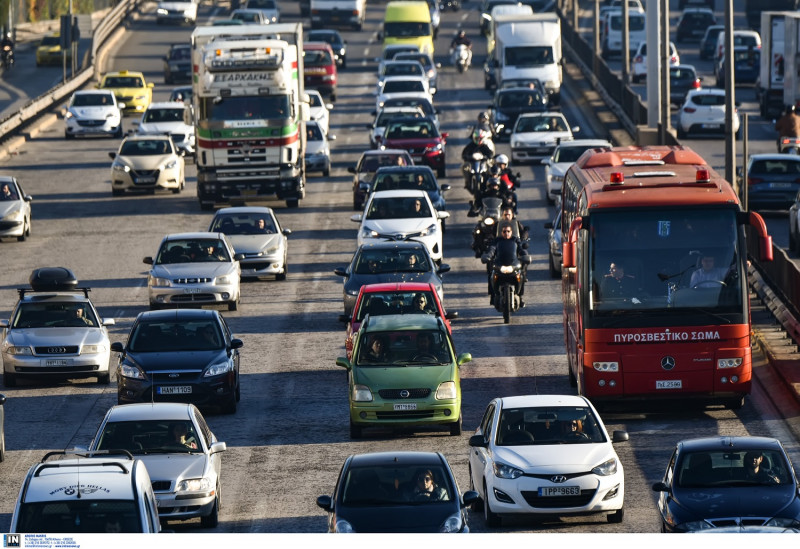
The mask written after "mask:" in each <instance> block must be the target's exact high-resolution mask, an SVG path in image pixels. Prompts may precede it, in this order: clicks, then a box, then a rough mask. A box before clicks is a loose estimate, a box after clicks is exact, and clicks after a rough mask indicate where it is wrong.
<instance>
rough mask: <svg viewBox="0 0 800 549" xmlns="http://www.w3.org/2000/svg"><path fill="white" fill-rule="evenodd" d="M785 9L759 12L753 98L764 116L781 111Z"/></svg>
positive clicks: (767, 116) (775, 114) (773, 114)
mask: <svg viewBox="0 0 800 549" xmlns="http://www.w3.org/2000/svg"><path fill="white" fill-rule="evenodd" d="M785 15H786V12H783V11H764V12H761V65H760V67H759V74H758V81H757V82H756V99H757V100H758V106H759V112H760V114H761V116H762V117H763V118H777V117H779V116H780V115H781V114H782V113H783V103H784V101H783V93H784V92H783V84H784V70H783V67H784V47H785V36H786V32H785V31H786V25H785Z"/></svg>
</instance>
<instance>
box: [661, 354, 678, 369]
mask: <svg viewBox="0 0 800 549" xmlns="http://www.w3.org/2000/svg"><path fill="white" fill-rule="evenodd" d="M661 367H662V368H664V369H665V370H672V369H673V368H674V367H675V359H674V358H672V357H671V356H665V357H664V358H662V359H661Z"/></svg>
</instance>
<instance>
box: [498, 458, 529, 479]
mask: <svg viewBox="0 0 800 549" xmlns="http://www.w3.org/2000/svg"><path fill="white" fill-rule="evenodd" d="M492 469H494V476H496V477H497V478H511V479H514V478H519V477H521V476H522V471H521V470H520V469H517V468H516V467H512V466H511V465H506V464H505V463H500V462H497V461H495V462H494V463H493V464H492Z"/></svg>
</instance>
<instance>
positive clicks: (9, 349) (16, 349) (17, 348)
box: [3, 345, 33, 356]
mask: <svg viewBox="0 0 800 549" xmlns="http://www.w3.org/2000/svg"><path fill="white" fill-rule="evenodd" d="M3 352H4V353H6V354H9V355H14V356H33V351H32V350H31V348H30V347H25V346H22V345H6V346H5V348H4V349H3Z"/></svg>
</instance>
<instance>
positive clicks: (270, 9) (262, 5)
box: [243, 0, 281, 23]
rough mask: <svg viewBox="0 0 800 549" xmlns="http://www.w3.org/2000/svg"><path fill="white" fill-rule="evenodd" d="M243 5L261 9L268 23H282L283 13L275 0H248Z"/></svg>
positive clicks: (252, 8)
mask: <svg viewBox="0 0 800 549" xmlns="http://www.w3.org/2000/svg"><path fill="white" fill-rule="evenodd" d="M243 7H245V8H247V9H250V10H259V11H261V13H263V14H264V18H265V19H266V20H267V22H268V23H280V21H281V13H280V10H279V9H278V3H277V2H276V1H275V0H247V2H245V4H244V6H243Z"/></svg>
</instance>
